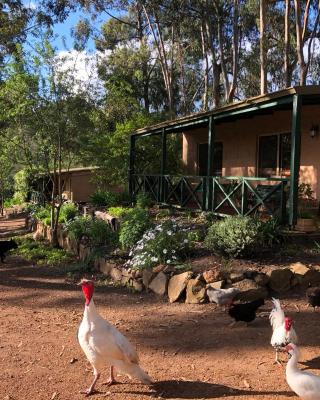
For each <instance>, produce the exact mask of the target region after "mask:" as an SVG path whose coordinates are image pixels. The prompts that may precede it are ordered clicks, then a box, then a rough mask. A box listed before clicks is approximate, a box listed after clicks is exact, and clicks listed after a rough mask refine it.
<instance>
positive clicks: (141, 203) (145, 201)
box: [136, 193, 152, 208]
mask: <svg viewBox="0 0 320 400" xmlns="http://www.w3.org/2000/svg"><path fill="white" fill-rule="evenodd" d="M151 205H152V199H151V197H150V194H149V193H138V194H137V196H136V207H140V208H149V207H151Z"/></svg>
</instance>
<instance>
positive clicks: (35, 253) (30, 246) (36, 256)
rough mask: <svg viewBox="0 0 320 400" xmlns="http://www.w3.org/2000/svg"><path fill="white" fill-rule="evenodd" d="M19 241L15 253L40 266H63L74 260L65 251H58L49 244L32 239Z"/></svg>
mask: <svg viewBox="0 0 320 400" xmlns="http://www.w3.org/2000/svg"><path fill="white" fill-rule="evenodd" d="M17 241H18V248H17V249H16V250H15V253H16V254H19V255H20V256H22V257H23V258H25V259H26V260H29V261H32V262H34V263H36V264H38V265H62V264H66V263H69V262H70V261H71V260H72V256H71V255H70V254H69V253H67V252H66V251H65V250H62V249H56V248H54V247H52V246H51V245H50V244H49V243H47V242H44V241H43V242H38V241H35V240H33V239H31V238H24V239H17Z"/></svg>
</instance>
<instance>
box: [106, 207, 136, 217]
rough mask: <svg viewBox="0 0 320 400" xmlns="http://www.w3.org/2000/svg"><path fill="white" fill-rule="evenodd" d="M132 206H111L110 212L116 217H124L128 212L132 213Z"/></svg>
mask: <svg viewBox="0 0 320 400" xmlns="http://www.w3.org/2000/svg"><path fill="white" fill-rule="evenodd" d="M130 211H131V208H125V207H110V208H109V209H108V213H109V214H110V215H112V216H113V217H116V218H123V217H124V216H125V215H126V214H127V213H130Z"/></svg>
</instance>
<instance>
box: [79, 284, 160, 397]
mask: <svg viewBox="0 0 320 400" xmlns="http://www.w3.org/2000/svg"><path fill="white" fill-rule="evenodd" d="M81 286H82V291H83V293H84V297H85V299H86V301H85V308H84V313H83V319H82V322H81V324H80V327H79V330H78V340H79V343H80V346H81V348H82V350H83V351H84V353H85V355H86V356H87V358H88V360H89V362H90V363H91V365H92V367H93V375H94V379H93V382H92V384H91V386H90V387H89V388H88V389H86V390H84V391H81V393H84V394H86V395H87V396H88V395H90V394H92V393H93V392H94V387H95V384H96V382H97V380H98V379H99V377H100V373H99V370H100V369H101V368H103V367H104V366H105V365H106V364H108V365H110V378H109V381H108V382H106V383H107V384H108V385H112V383H114V382H115V380H114V375H113V368H114V367H115V368H116V369H117V370H118V371H120V372H122V373H124V374H126V375H128V376H129V377H130V378H137V379H138V380H139V381H141V382H143V383H145V384H150V383H152V380H151V378H150V377H149V375H148V374H146V373H145V372H144V371H143V370H142V369H141V368H140V366H139V358H138V354H137V352H136V350H135V349H134V348H133V346H132V345H131V344H130V343H129V341H128V340H127V338H125V337H124V336H123V335H122V334H121V333H120V332H119V331H118V330H117V329H116V328H115V327H114V326H112V325H111V324H109V322H107V321H106V320H104V319H103V318H102V317H101V316H100V315H99V313H98V311H97V309H96V307H95V305H94V302H93V299H92V295H93V290H94V284H93V282H92V281H90V280H86V279H83V280H82V281H81Z"/></svg>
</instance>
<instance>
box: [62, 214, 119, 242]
mask: <svg viewBox="0 0 320 400" xmlns="http://www.w3.org/2000/svg"><path fill="white" fill-rule="evenodd" d="M66 230H67V232H68V235H69V237H70V238H72V239H74V240H76V241H79V240H80V239H81V238H82V237H83V236H86V237H88V239H89V241H90V243H91V244H92V245H93V246H101V245H109V246H115V245H116V244H117V242H118V237H117V234H116V233H115V232H114V231H113V230H112V229H111V227H110V225H109V224H108V223H107V222H105V221H103V220H101V219H93V218H91V217H76V218H75V219H74V220H72V221H71V222H69V223H68V224H67V225H66Z"/></svg>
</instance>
